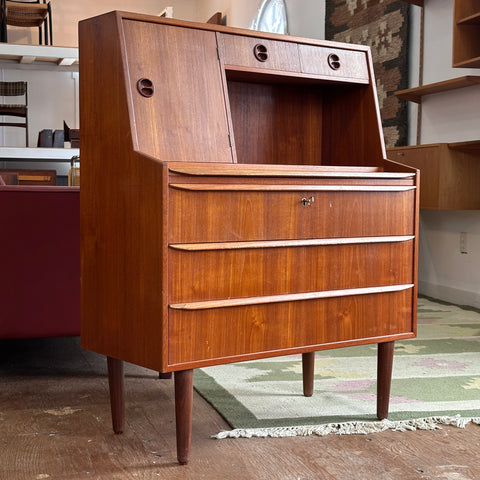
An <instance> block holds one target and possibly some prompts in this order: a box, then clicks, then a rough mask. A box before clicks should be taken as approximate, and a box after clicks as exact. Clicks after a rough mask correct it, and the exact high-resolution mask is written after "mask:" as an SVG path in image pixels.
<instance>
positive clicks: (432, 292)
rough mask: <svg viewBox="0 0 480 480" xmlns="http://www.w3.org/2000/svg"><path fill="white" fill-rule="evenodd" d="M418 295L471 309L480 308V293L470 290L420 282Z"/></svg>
mask: <svg viewBox="0 0 480 480" xmlns="http://www.w3.org/2000/svg"><path fill="white" fill-rule="evenodd" d="M418 293H419V294H420V295H425V296H427V297H432V298H436V299H438V300H443V301H444V302H450V303H454V304H456V305H468V306H470V307H475V308H480V293H479V292H470V291H468V290H460V289H459V288H453V287H447V286H445V285H436V284H434V283H429V282H422V281H419V282H418Z"/></svg>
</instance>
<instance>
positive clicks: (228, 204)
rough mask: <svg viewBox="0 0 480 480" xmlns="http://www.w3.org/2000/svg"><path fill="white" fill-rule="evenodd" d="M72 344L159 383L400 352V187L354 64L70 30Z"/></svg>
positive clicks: (118, 407) (113, 23)
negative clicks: (76, 75)
mask: <svg viewBox="0 0 480 480" xmlns="http://www.w3.org/2000/svg"><path fill="white" fill-rule="evenodd" d="M80 114H81V128H82V137H81V151H82V187H81V243H82V293H81V295H82V345H83V347H85V348H87V349H90V350H93V351H96V352H99V353H102V354H105V355H106V356H107V357H108V365H109V375H110V385H111V400H112V414H113V422H114V430H115V431H116V432H120V431H122V430H123V423H124V410H123V384H122V382H123V373H122V361H128V362H132V363H134V364H138V365H142V366H144V367H147V368H151V369H155V370H158V371H159V372H161V373H162V374H166V373H168V372H175V395H176V418H177V450H178V460H179V462H180V463H186V462H187V461H188V456H189V450H190V438H191V434H190V431H191V425H190V424H191V415H192V388H193V387H192V372H193V369H194V368H198V367H204V366H208V365H215V364H223V363H228V362H238V361H243V360H250V359H254V358H263V357H270V356H276V355H286V354H291V353H301V354H303V360H304V379H305V385H304V394H305V395H311V394H312V393H313V370H314V368H313V360H314V352H315V351H317V350H323V349H329V348H338V347H345V346H352V345H360V344H367V343H377V344H378V345H379V350H378V353H379V360H378V362H379V368H378V409H377V410H378V411H377V415H378V417H379V418H385V417H386V416H387V415H388V398H389V389H390V379H391V369H392V358H393V345H394V341H395V340H399V339H405V338H411V337H414V336H415V334H416V284H417V274H416V265H417V236H418V204H419V173H418V171H417V170H415V169H414V168H411V167H407V166H403V165H401V164H398V163H395V162H392V161H389V160H388V159H387V158H386V153H385V146H384V141H383V136H382V129H381V123H380V118H379V109H378V105H377V99H376V91H375V81H374V77H373V70H372V61H371V56H370V51H369V49H368V48H367V47H363V46H356V45H346V44H340V43H333V42H326V41H320V40H308V39H301V38H296V37H289V36H282V35H274V34H268V33H261V32H253V31H248V30H240V29H234V28H228V27H222V26H218V25H210V24H198V23H190V22H183V21H176V20H171V19H160V18H157V17H151V16H145V15H136V14H130V13H122V12H111V13H108V14H105V15H102V16H99V17H95V18H92V19H88V20H85V21H82V22H80Z"/></svg>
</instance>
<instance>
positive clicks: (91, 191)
mask: <svg viewBox="0 0 480 480" xmlns="http://www.w3.org/2000/svg"><path fill="white" fill-rule="evenodd" d="M79 32H80V35H79V39H80V58H81V61H80V65H81V66H80V79H81V80H80V121H81V132H82V135H81V152H82V187H81V190H80V204H81V205H80V211H81V214H80V217H81V219H80V221H81V234H80V235H81V276H82V279H81V282H82V283H81V317H82V325H81V335H82V346H83V347H84V348H87V349H89V350H93V351H96V352H98V353H102V354H105V355H109V356H112V357H115V358H120V359H123V360H126V361H131V362H133V363H137V364H139V365H144V366H149V367H151V368H155V369H157V370H161V369H162V358H163V356H162V352H163V350H162V326H163V325H162V305H163V303H162V301H163V297H162V290H163V268H162V267H163V254H164V252H163V250H162V245H163V243H162V241H163V216H162V215H163V214H162V212H163V210H162V209H163V203H164V202H163V200H164V198H163V197H164V192H165V189H164V188H163V178H164V176H163V169H164V167H163V165H162V164H161V163H159V162H157V161H156V160H155V159H152V158H147V157H144V156H142V155H140V154H138V153H135V152H134V151H133V147H132V145H133V143H132V137H131V126H130V120H129V118H130V117H129V111H128V102H127V92H126V89H125V82H123V81H121V79H123V78H124V63H123V56H122V49H121V36H120V34H119V27H118V19H117V16H116V15H115V14H106V15H104V16H101V17H96V18H95V19H91V20H86V21H84V22H81V23H80V30H79ZM105 85H108V88H103V86H105ZM106 112H108V114H106ZM152 319H153V320H152ZM152 357H153V358H154V359H153V360H152Z"/></svg>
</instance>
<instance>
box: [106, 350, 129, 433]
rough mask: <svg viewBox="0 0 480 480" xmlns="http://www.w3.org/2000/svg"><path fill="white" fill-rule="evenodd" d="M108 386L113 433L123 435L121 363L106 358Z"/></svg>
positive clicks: (123, 413)
mask: <svg viewBox="0 0 480 480" xmlns="http://www.w3.org/2000/svg"><path fill="white" fill-rule="evenodd" d="M107 366H108V385H109V387H110V409H111V412H112V425H113V431H114V432H115V433H117V434H118V433H123V429H124V428H125V394H124V376H123V361H122V360H117V359H116V358H112V357H107Z"/></svg>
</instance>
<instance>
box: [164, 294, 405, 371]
mask: <svg viewBox="0 0 480 480" xmlns="http://www.w3.org/2000/svg"><path fill="white" fill-rule="evenodd" d="M413 304H414V298H413V288H406V289H403V290H400V291H394V292H386V293H378V294H366V295H350V296H339V297H331V298H323V299H315V300H306V301H293V302H284V303H269V304H259V305H248V306H238V307H232V308H216V309H199V310H187V309H184V310H182V309H173V308H170V309H169V320H168V325H169V327H168V335H169V345H168V348H169V350H168V362H169V365H171V366H175V365H181V364H190V365H191V366H202V365H209V364H214V363H219V362H218V359H221V363H226V362H229V361H240V360H242V359H245V357H248V356H249V355H250V357H251V358H252V356H253V355H255V356H257V357H262V356H265V357H268V356H272V355H275V354H279V351H282V352H283V354H287V353H288V351H289V349H292V350H294V349H296V348H298V349H300V348H304V347H317V348H318V349H321V348H334V347H338V346H345V345H348V344H355V343H368V342H369V341H371V342H374V341H375V340H377V341H379V340H381V338H382V337H388V336H398V338H407V337H412V336H413V335H414V325H413V318H414V315H413ZM393 312H394V313H395V314H394V315H393V314H392V313H393Z"/></svg>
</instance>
